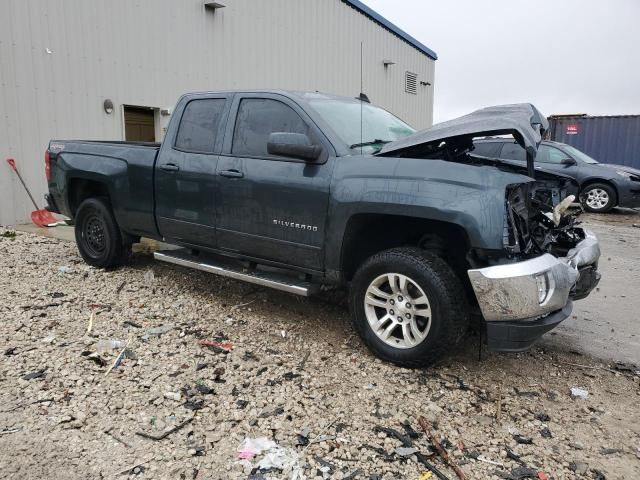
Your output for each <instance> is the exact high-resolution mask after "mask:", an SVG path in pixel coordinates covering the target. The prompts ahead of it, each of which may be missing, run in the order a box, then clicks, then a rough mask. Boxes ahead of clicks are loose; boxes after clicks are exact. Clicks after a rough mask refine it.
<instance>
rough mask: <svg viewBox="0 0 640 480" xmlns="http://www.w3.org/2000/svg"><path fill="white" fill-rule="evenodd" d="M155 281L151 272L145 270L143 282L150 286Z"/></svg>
mask: <svg viewBox="0 0 640 480" xmlns="http://www.w3.org/2000/svg"><path fill="white" fill-rule="evenodd" d="M155 279H156V276H155V274H154V273H153V270H147V271H146V272H145V274H144V282H145V283H146V284H147V285H151V284H152V283H153V282H154V281H155Z"/></svg>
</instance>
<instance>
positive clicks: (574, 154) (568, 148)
mask: <svg viewBox="0 0 640 480" xmlns="http://www.w3.org/2000/svg"><path fill="white" fill-rule="evenodd" d="M563 148H564V149H565V150H566V151H567V153H568V154H569V155H571V156H572V157H574V158H576V159H578V160H582V161H583V162H584V163H599V162H598V161H597V160H594V159H593V158H591V157H590V156H589V155H587V154H586V153H584V152H581V151H580V150H578V149H577V148H574V147H572V146H571V145H564V146H563Z"/></svg>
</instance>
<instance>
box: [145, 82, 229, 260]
mask: <svg viewBox="0 0 640 480" xmlns="http://www.w3.org/2000/svg"><path fill="white" fill-rule="evenodd" d="M230 98H231V97H230V96H225V95H208V96H206V97H202V96H198V97H191V98H190V97H187V98H185V99H183V100H182V101H181V102H180V103H179V104H178V106H177V108H176V111H175V114H174V115H176V118H173V119H172V122H171V125H170V128H169V130H168V133H167V136H166V138H165V140H164V142H163V144H162V148H161V150H160V153H159V156H158V160H157V161H156V169H155V183H154V184H155V205H156V221H157V223H158V229H159V230H160V234H161V235H162V237H164V238H165V239H167V240H174V241H177V242H179V243H185V244H191V245H200V246H205V247H210V248H215V246H216V231H215V213H216V212H215V203H216V197H215V184H216V167H217V163H218V153H219V152H220V148H221V146H222V137H223V134H224V126H225V118H226V116H227V114H228V110H229V107H230V103H231V102H230Z"/></svg>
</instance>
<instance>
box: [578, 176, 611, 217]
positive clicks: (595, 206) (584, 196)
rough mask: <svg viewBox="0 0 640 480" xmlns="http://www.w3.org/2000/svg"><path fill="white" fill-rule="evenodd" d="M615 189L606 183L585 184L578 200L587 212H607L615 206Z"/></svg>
mask: <svg viewBox="0 0 640 480" xmlns="http://www.w3.org/2000/svg"><path fill="white" fill-rule="evenodd" d="M617 201H618V199H617V195H616V192H615V190H614V189H613V187H611V186H610V185H607V184H606V183H592V184H591V185H587V186H586V187H585V188H584V190H582V193H581V194H580V202H581V203H582V206H583V207H584V209H585V210H586V211H587V212H593V213H607V212H609V211H610V210H611V209H612V208H613V207H615V206H616V203H617Z"/></svg>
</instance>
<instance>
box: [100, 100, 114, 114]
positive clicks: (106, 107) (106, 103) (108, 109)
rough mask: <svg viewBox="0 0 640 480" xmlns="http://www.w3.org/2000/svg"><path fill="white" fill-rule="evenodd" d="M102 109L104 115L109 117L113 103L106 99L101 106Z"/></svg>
mask: <svg viewBox="0 0 640 480" xmlns="http://www.w3.org/2000/svg"><path fill="white" fill-rule="evenodd" d="M102 108H104V113H106V114H107V115H111V114H112V113H113V102H112V101H111V100H110V99H108V98H107V99H106V100H105V101H104V103H103V104H102Z"/></svg>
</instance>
